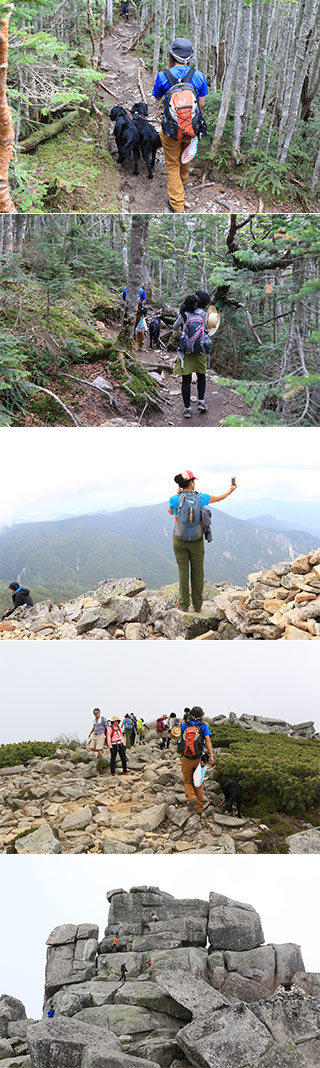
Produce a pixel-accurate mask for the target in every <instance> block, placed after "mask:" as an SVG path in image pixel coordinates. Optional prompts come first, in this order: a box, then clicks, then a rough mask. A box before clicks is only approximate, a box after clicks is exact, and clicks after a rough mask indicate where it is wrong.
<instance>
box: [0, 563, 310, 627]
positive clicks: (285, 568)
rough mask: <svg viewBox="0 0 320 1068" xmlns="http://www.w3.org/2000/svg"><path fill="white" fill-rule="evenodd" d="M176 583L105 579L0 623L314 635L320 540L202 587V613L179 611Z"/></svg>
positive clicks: (5, 625) (30, 625)
mask: <svg viewBox="0 0 320 1068" xmlns="http://www.w3.org/2000/svg"><path fill="white" fill-rule="evenodd" d="M177 598H178V586H177V585H176V584H173V585H172V586H166V587H162V588H161V589H158V590H147V589H146V586H145V583H144V582H143V581H142V580H141V579H135V578H122V579H106V580H105V581H103V582H99V583H98V584H97V585H96V586H94V587H93V589H92V590H90V591H89V592H88V593H87V594H86V595H84V596H80V597H78V598H76V599H75V600H72V601H67V602H66V603H65V604H60V605H54V604H53V603H52V601H43V602H39V603H37V604H36V605H35V606H34V608H26V607H23V608H21V609H19V610H17V611H16V612H15V613H14V615H13V616H11V617H10V618H9V619H7V620H4V621H3V623H1V624H0V638H1V639H2V640H10V639H14V640H23V639H27V640H29V641H34V640H38V639H43V640H50V639H65V638H67V639H68V640H82V639H88V638H95V639H102V640H110V639H111V640H113V639H115V640H117V639H120V640H122V641H123V640H126V639H129V640H139V641H140V640H143V639H149V640H150V639H151V640H161V639H169V640H181V639H182V640H183V639H187V640H193V639H194V640H203V639H205V640H218V641H219V640H225V639H227V640H234V639H235V640H241V641H245V640H249V641H250V640H252V639H255V638H257V639H263V640H269V639H271V640H275V639H279V638H282V639H285V640H286V641H294V640H298V641H301V640H309V641H312V640H319V638H320V548H319V549H316V550H315V551H313V552H311V553H308V555H307V556H298V557H296V559H293V560H290V561H282V562H280V563H278V564H273V565H272V568H271V569H270V570H266V569H264V570H262V571H257V572H254V573H253V574H252V575H248V582H247V586H246V587H238V586H236V587H235V586H233V585H232V584H231V583H228V582H223V583H217V584H216V585H212V584H211V583H209V582H208V581H206V582H205V587H204V598H205V599H204V602H203V606H202V609H201V612H200V613H199V614H194V613H193V612H192V611H190V612H180V611H179V609H178V608H177V606H176V602H177Z"/></svg>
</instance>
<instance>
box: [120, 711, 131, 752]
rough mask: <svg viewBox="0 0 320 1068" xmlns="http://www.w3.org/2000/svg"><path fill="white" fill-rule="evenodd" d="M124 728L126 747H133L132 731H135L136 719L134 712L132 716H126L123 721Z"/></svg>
mask: <svg viewBox="0 0 320 1068" xmlns="http://www.w3.org/2000/svg"><path fill="white" fill-rule="evenodd" d="M122 728H123V730H124V732H125V739H126V747H127V749H131V746H132V732H133V731H134V721H133V715H132V712H131V714H130V716H124V717H123V722H122Z"/></svg>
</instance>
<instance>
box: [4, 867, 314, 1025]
mask: <svg viewBox="0 0 320 1068" xmlns="http://www.w3.org/2000/svg"><path fill="white" fill-rule="evenodd" d="M0 880H1V912H0V944H1V955H0V993H7V994H11V995H13V996H15V997H19V998H21V1000H22V1001H23V1002H24V1004H25V1005H26V1008H27V1014H28V1016H29V1017H32V1016H33V1017H34V1018H38V1017H39V1016H41V1009H42V995H43V982H44V967H45V942H46V939H47V937H48V935H49V933H50V931H52V930H53V928H54V927H56V926H58V925H59V924H63V923H86V922H88V923H97V924H99V928H100V937H102V935H103V931H104V927H105V925H106V922H107V912H108V909H107V901H106V891H107V890H109V889H111V888H112V887H116V886H118V887H120V886H122V887H123V888H124V889H125V890H129V889H130V887H131V886H137V885H138V886H141V885H144V884H146V885H149V886H150V885H154V886H159V887H160V888H161V889H162V890H166V891H167V892H169V893H171V894H174V896H175V897H186V896H187V897H199V898H205V899H208V895H209V893H210V891H211V890H214V891H216V892H218V893H221V894H226V896H228V897H233V898H235V899H236V900H238V901H243V902H247V903H249V904H251V905H253V906H254V908H256V909H257V911H258V912H259V913H260V915H261V919H262V927H263V930H264V936H265V940H266V942H272V943H273V942H274V943H281V942H296V943H298V944H299V945H301V947H302V955H303V958H304V965H305V968H306V970H307V971H315V972H317V971H320V950H319V940H318V939H317V938H316V937H315V928H316V917H317V914H318V911H319V901H318V895H319V880H320V857H317V856H313V857H312V856H309V857H305V856H297V857H284V856H254V857H250V856H247V857H241V856H237V857H233V856H229V857H223V856H216V857H213V856H199V857H197V863H196V864H191V863H190V857H174V858H173V857H170V856H167V857H166V856H161V857H157V856H138V857H137V856H130V857H128V856H112V857H109V856H108V857H103V856H90V857H87V856H72V857H68V856H65V857H52V856H51V857H50V856H43V857H39V856H38V857H37V856H34V857H15V856H6V857H0Z"/></svg>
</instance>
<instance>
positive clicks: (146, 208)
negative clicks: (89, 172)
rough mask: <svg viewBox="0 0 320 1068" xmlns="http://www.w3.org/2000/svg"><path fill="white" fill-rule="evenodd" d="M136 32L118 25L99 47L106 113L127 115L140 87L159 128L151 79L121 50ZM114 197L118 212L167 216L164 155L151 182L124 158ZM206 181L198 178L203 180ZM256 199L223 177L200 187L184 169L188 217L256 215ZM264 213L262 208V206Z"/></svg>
mask: <svg viewBox="0 0 320 1068" xmlns="http://www.w3.org/2000/svg"><path fill="white" fill-rule="evenodd" d="M138 33H139V25H138V22H136V21H133V20H132V21H131V20H130V22H129V23H120V25H117V26H116V28H115V29H114V31H113V33H112V34H111V35H110V36H109V37H107V38H106V40H105V43H104V49H103V59H102V68H101V69H102V73H103V83H104V85H105V89H104V90H103V89H102V90H101V92H102V93H103V97H104V100H105V102H106V103H108V104H109V102H110V109H111V108H112V107H113V106H115V105H116V104H120V105H121V107H124V108H126V110H127V111H130V108H131V107H132V105H133V104H135V103H138V102H139V101H140V100H141V99H142V94H141V90H140V87H139V82H140V85H142V88H143V92H144V95H145V99H146V101H147V104H148V108H149V120H150V122H151V123H152V124H153V125H154V126H156V128H157V130H160V116H161V112H162V104H161V105H160V106H159V104H158V103H156V101H155V100H154V98H153V96H152V89H153V84H154V83H153V78H152V76H151V75H150V74H149V72H148V71H147V70H146V67H145V64H144V62H143V60H142V59H141V57H140V56H138V55H137V53H136V52H135V51H134V50H133V49H132V51H127V49H128V48H129V46H130V44H131V41H133V39H134V38H135V37H136V36H137V34H138ZM107 86H108V87H109V88H110V89H111V92H112V96H111V95H110V94H108V91H107ZM112 130H113V123H111V122H110V135H111V136H110V145H109V150H110V153H111V155H112V156H113V157H114V158H115V159H117V155H118V153H117V146H116V143H115V139H114V137H113V134H112ZM117 167H118V168H119V171H120V183H121V184H120V189H121V192H120V197H119V210H120V211H124V212H125V211H127V212H130V213H131V212H145V213H149V212H150V213H151V214H152V213H154V212H157V213H159V212H168V213H169V208H168V196H167V180H166V168H165V162H164V154H163V151H162V149H161V150H158V152H157V158H156V163H155V169H154V177H153V179H152V181H151V180H150V179H149V178H148V174H147V168H146V165H145V163H144V160H143V159H142V158H141V159H140V161H139V176H135V175H134V174H133V160H132V158H130V159H129V160H128V161H126V162H125V163H124V164H122V165H121V166H120V164H117ZM206 181H207V179H206V178H205V179H204V182H206ZM258 201H259V198H258V197H254V196H252V195H250V194H249V193H247V192H246V193H244V192H243V190H242V189H241V187H240V186H238V185H237V184H236V182H233V181H228V179H226V180H225V181H224V182H223V183H222V182H212V183H210V185H209V186H208V187H205V185H204V184H203V185H202V184H201V179H200V177H199V175H198V174H197V172H196V171H195V170H194V168H190V176H189V179H188V182H187V185H186V210H187V212H188V214H189V213H190V214H191V213H193V214H197V213H200V214H208V213H209V214H211V215H216V214H223V213H224V212H226V211H230V212H256V211H258V210H259V202H258ZM265 210H267V208H265Z"/></svg>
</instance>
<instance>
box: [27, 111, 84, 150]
mask: <svg viewBox="0 0 320 1068" xmlns="http://www.w3.org/2000/svg"><path fill="white" fill-rule="evenodd" d="M78 118H79V111H69V112H68V114H67V115H64V116H63V118H62V119H57V121H56V122H51V123H49V125H48V126H42V128H41V130H36V131H35V133H33V134H30V137H26V139H25V141H20V142H18V145H17V148H18V150H19V152H32V150H33V149H34V148H36V147H37V145H40V144H41V142H42V141H48V140H49V138H50V137H55V136H56V134H58V133H60V132H61V130H64V128H65V126H69V125H70V123H72V122H76V120H77V119H78Z"/></svg>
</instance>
